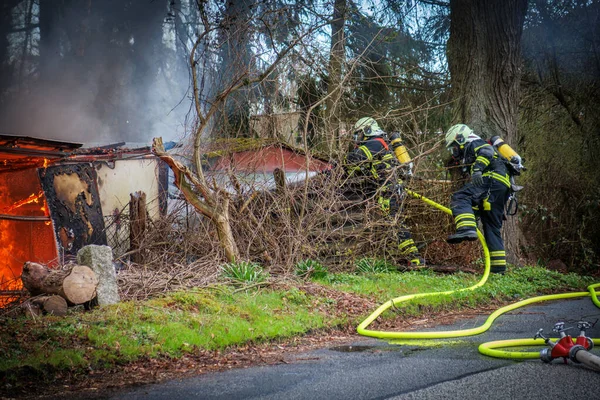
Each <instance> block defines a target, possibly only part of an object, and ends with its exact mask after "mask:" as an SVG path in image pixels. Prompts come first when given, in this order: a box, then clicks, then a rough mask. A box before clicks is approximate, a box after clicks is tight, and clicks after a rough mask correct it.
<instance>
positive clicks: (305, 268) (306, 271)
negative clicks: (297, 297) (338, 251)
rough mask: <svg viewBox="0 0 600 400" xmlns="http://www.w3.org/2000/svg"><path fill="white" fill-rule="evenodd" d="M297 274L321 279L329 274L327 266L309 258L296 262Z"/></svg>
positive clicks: (307, 277)
mask: <svg viewBox="0 0 600 400" xmlns="http://www.w3.org/2000/svg"><path fill="white" fill-rule="evenodd" d="M295 272H296V275H298V276H300V277H302V278H305V279H309V278H311V279H321V278H325V277H326V276H327V268H325V267H324V266H323V265H322V264H321V263H319V262H318V261H315V260H311V259H307V260H303V261H299V262H298V263H296V268H295Z"/></svg>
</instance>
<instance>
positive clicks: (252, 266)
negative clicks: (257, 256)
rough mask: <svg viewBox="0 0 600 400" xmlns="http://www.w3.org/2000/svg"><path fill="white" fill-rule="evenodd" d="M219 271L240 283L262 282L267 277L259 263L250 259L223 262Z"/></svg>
mask: <svg viewBox="0 0 600 400" xmlns="http://www.w3.org/2000/svg"><path fill="white" fill-rule="evenodd" d="M221 273H222V275H223V276H224V277H225V278H228V279H230V280H232V281H233V282H234V283H242V284H244V283H259V282H264V281H265V280H266V279H267V277H268V274H267V273H266V272H265V271H263V269H262V267H261V266H260V265H259V264H257V263H254V262H250V261H240V262H233V263H227V264H224V265H222V266H221Z"/></svg>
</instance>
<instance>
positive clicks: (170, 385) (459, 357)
mask: <svg viewBox="0 0 600 400" xmlns="http://www.w3.org/2000/svg"><path fill="white" fill-rule="evenodd" d="M486 317H487V316H481V317H478V318H473V319H468V320H461V321H459V322H457V323H455V324H453V325H451V326H448V325H446V326H439V327H436V328H434V330H450V329H464V328H471V327H475V326H479V325H480V324H481V323H482V322H483V321H484V320H485V318H486ZM580 319H584V320H587V321H590V322H595V321H596V320H598V319H600V309H598V308H596V307H595V306H594V304H593V303H592V301H591V300H590V299H589V298H583V299H577V300H565V301H553V302H549V303H546V304H543V305H537V306H528V307H524V308H521V309H519V310H516V311H514V312H512V313H509V314H506V315H504V316H502V317H500V318H499V319H497V320H496V322H495V324H494V325H493V326H492V328H491V329H490V330H488V331H487V332H485V333H484V334H481V335H477V336H472V337H466V338H458V339H451V340H448V341H443V340H435V341H422V342H419V343H416V344H415V343H413V344H408V345H403V344H390V343H388V342H386V341H382V340H377V339H371V338H362V337H357V341H356V342H354V343H352V344H351V345H348V346H337V347H331V348H323V349H319V350H314V351H310V352H306V353H300V354H294V355H290V357H288V358H287V359H286V361H287V364H280V365H274V366H261V367H253V368H248V369H239V370H231V371H227V372H221V373H211V374H205V375H201V376H198V377H194V378H187V379H182V380H175V381H170V382H166V383H162V384H155V385H148V386H144V387H139V388H136V389H130V390H127V391H124V392H120V393H118V394H116V395H113V396H112V397H110V399H115V400H117V399H128V400H130V399H168V400H178V399H228V400H230V399H265V400H266V399H311V400H313V399H327V400H336V399H340V400H341V399H344V400H347V399H482V398H484V399H486V400H494V399H548V398H554V399H600V371H598V372H596V371H593V370H590V369H588V368H586V367H584V366H581V365H577V364H573V363H569V364H564V363H562V361H561V360H555V361H554V362H553V363H551V364H545V363H543V362H542V361H540V360H527V361H513V360H504V359H495V358H491V357H487V356H484V355H481V354H480V353H479V352H478V350H477V346H478V345H479V344H480V343H483V342H487V341H491V340H502V339H520V338H532V337H533V336H534V335H535V333H536V332H537V331H538V329H540V328H543V329H544V332H545V333H552V332H551V331H552V328H553V326H554V324H555V323H556V322H558V321H564V322H566V326H576V324H577V321H578V320H580ZM568 333H569V334H571V335H573V336H576V335H578V334H579V332H578V330H577V329H576V328H575V329H573V330H571V331H569V332H568ZM586 333H587V336H590V337H594V338H600V322H598V323H597V324H596V325H595V326H594V328H592V329H590V330H589V331H588V332H586ZM551 336H553V337H556V336H557V334H556V333H552V334H551ZM541 348H542V347H540V349H541ZM599 349H600V346H597V348H596V349H593V350H592V352H593V353H594V354H596V355H600V350H599Z"/></svg>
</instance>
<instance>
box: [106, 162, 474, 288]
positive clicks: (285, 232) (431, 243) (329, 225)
mask: <svg viewBox="0 0 600 400" xmlns="http://www.w3.org/2000/svg"><path fill="white" fill-rule="evenodd" d="M436 171H437V169H432V171H430V172H431V173H429V172H428V171H427V170H426V169H424V168H422V169H421V171H420V176H427V175H433V174H436V173H437V174H439V172H436ZM362 184H363V181H362V180H361V179H348V177H347V176H346V175H345V174H344V173H343V170H342V168H336V169H333V170H331V171H328V172H327V173H321V174H318V175H316V176H314V177H312V178H310V179H308V180H307V181H301V182H298V183H297V184H295V185H290V184H287V185H285V186H284V187H278V188H272V189H271V190H256V191H246V193H244V194H243V195H239V196H236V197H234V201H232V203H231V225H232V229H233V231H234V237H235V240H236V242H237V244H238V247H239V250H240V253H241V258H242V259H244V260H249V261H253V262H258V263H260V264H261V265H262V266H263V267H265V268H266V269H267V270H268V271H269V272H270V274H271V276H272V277H274V278H277V277H281V278H285V277H289V276H290V275H291V274H293V272H294V265H295V264H296V263H297V262H298V261H301V260H305V259H308V258H311V259H314V260H318V261H319V262H321V263H322V264H323V265H326V266H327V268H328V270H329V271H332V272H340V271H345V272H351V271H353V270H354V265H355V263H356V261H357V260H359V259H361V258H365V257H371V258H377V259H385V260H386V261H388V262H389V263H391V264H393V265H397V266H398V267H399V269H403V268H405V267H407V266H408V260H407V259H406V258H405V257H403V256H402V255H400V254H399V252H398V250H397V245H398V242H397V233H398V229H399V226H400V223H404V224H405V225H406V226H407V227H408V228H409V229H410V230H411V232H412V234H413V238H414V239H415V241H416V242H417V244H418V245H419V247H421V252H422V254H423V256H424V257H425V258H426V259H427V261H428V263H430V264H435V265H442V266H457V267H461V266H463V267H473V266H474V265H475V264H474V261H477V260H478V259H480V258H481V254H480V250H479V246H478V244H473V243H465V244H461V245H459V246H450V245H448V244H447V243H446V242H445V239H446V236H447V235H448V234H449V233H451V232H452V230H453V223H452V218H451V216H449V215H447V214H445V213H443V212H441V211H438V210H436V209H434V208H433V207H431V206H429V205H427V204H425V203H424V202H422V201H421V200H418V199H415V198H412V197H410V196H406V197H405V198H404V200H403V207H402V212H401V213H399V214H398V215H396V216H395V217H390V216H389V215H385V214H384V213H383V212H382V211H381V208H380V207H379V205H378V204H377V199H376V198H368V197H366V195H365V194H364V193H363V192H362V191H361V187H362ZM407 187H409V188H410V189H411V190H414V191H415V192H417V193H419V194H422V195H424V196H426V197H427V198H429V199H431V200H433V201H436V202H438V203H440V204H442V205H445V206H447V205H448V201H449V199H450V195H451V191H452V186H451V185H450V184H448V183H444V182H442V181H434V180H419V179H412V180H410V181H409V182H407ZM182 215H184V213H183V212H182V210H178V211H177V212H174V213H172V214H171V215H170V216H169V217H168V218H164V219H161V220H159V221H155V222H153V223H152V224H151V226H150V227H149V229H148V230H147V232H146V236H145V237H144V238H143V241H142V246H141V251H143V255H144V263H143V265H136V264H130V263H129V264H128V263H126V259H127V253H126V254H125V256H123V257H121V258H120V259H121V261H123V262H125V265H124V267H123V268H122V269H121V270H120V271H119V273H118V278H119V283H120V288H121V291H122V295H123V297H124V298H136V299H140V298H146V297H149V296H152V295H155V294H157V293H161V292H164V291H168V290H175V289H181V288H189V287H198V286H207V285H210V284H212V283H214V282H216V281H217V280H218V275H219V266H220V265H221V264H223V263H225V257H224V254H223V252H222V250H221V249H220V247H219V241H218V239H217V238H216V232H215V229H214V227H213V226H212V223H211V222H210V221H209V220H208V219H206V218H203V217H202V216H199V215H193V218H190V216H188V217H187V218H182Z"/></svg>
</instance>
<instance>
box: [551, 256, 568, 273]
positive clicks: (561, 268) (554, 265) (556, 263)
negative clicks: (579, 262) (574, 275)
mask: <svg viewBox="0 0 600 400" xmlns="http://www.w3.org/2000/svg"><path fill="white" fill-rule="evenodd" d="M546 267H547V268H548V269H550V270H552V271H558V272H564V273H567V272H568V271H569V267H567V264H565V263H564V262H562V261H561V260H558V259H556V260H550V261H548V265H546Z"/></svg>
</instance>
